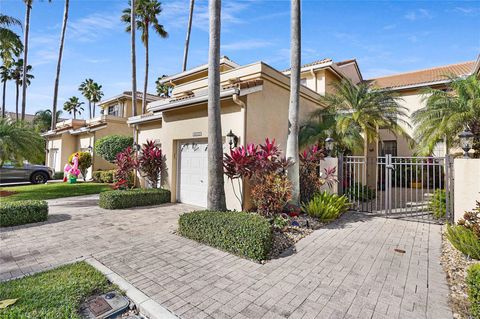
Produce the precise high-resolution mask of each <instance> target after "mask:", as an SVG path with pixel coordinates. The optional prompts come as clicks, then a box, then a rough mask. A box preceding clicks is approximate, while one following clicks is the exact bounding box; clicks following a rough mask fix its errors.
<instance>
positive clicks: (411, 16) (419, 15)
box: [405, 9, 433, 21]
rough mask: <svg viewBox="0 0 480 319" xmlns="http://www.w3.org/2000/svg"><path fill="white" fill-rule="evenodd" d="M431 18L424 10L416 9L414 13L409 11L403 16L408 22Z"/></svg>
mask: <svg viewBox="0 0 480 319" xmlns="http://www.w3.org/2000/svg"><path fill="white" fill-rule="evenodd" d="M432 17H433V16H432V14H431V13H430V11H428V10H426V9H418V10H414V11H410V12H408V13H407V14H406V15H405V19H407V20H410V21H416V20H420V19H431V18H432Z"/></svg>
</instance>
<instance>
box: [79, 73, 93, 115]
mask: <svg viewBox="0 0 480 319" xmlns="http://www.w3.org/2000/svg"><path fill="white" fill-rule="evenodd" d="M94 83H95V82H93V80H92V79H85V81H83V82H82V83H81V84H80V86H79V87H78V90H79V91H80V92H81V93H82V95H83V97H84V98H86V99H87V101H88V118H90V119H91V118H92V86H93V84H94Z"/></svg>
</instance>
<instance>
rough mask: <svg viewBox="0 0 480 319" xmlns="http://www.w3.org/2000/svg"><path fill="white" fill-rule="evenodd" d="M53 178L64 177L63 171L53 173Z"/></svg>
mask: <svg viewBox="0 0 480 319" xmlns="http://www.w3.org/2000/svg"><path fill="white" fill-rule="evenodd" d="M53 179H63V172H56V173H55V174H53Z"/></svg>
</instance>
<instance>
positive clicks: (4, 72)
mask: <svg viewBox="0 0 480 319" xmlns="http://www.w3.org/2000/svg"><path fill="white" fill-rule="evenodd" d="M11 79H12V69H11V68H9V67H7V66H5V65H2V66H0V81H1V82H2V86H3V94H2V118H4V117H5V108H6V106H5V96H6V94H7V82H8V81H10V80H11Z"/></svg>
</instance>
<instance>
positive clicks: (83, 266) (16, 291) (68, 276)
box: [0, 262, 118, 319]
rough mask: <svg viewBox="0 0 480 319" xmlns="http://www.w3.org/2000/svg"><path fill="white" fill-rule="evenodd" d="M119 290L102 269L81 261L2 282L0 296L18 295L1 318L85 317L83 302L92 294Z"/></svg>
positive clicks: (3, 311) (12, 296)
mask: <svg viewBox="0 0 480 319" xmlns="http://www.w3.org/2000/svg"><path fill="white" fill-rule="evenodd" d="M112 290H118V289H117V287H116V286H115V285H113V284H112V283H110V282H109V281H108V279H107V278H106V277H105V276H104V275H103V274H102V273H100V272H99V271H98V270H96V269H95V268H93V267H92V266H90V265H89V264H87V263H86V262H79V263H75V264H71V265H66V266H62V267H59V268H56V269H53V270H49V271H45V272H41V273H38V274H35V275H32V276H27V277H24V278H20V279H16V280H11V281H7V282H3V283H0V300H5V299H13V300H14V299H17V300H16V301H15V303H13V304H11V305H9V306H8V307H7V308H5V309H0V318H79V319H80V318H81V316H80V314H79V309H80V305H81V304H82V302H84V301H85V300H86V299H87V298H89V297H91V296H92V295H97V294H102V293H106V292H109V291H112Z"/></svg>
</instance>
